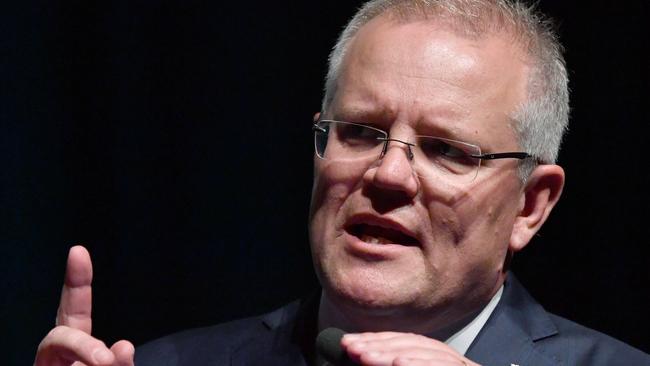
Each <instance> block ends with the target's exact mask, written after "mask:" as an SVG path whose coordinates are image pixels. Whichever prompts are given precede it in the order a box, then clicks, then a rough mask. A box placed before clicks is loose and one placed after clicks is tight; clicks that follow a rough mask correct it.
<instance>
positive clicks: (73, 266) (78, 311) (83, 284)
mask: <svg viewBox="0 0 650 366" xmlns="http://www.w3.org/2000/svg"><path fill="white" fill-rule="evenodd" d="M92 279H93V265H92V262H91V261H90V254H89V253H88V251H87V250H86V248H84V247H82V246H80V245H77V246H74V247H72V248H70V252H69V253H68V262H67V265H66V271H65V280H64V283H63V290H61V301H60V302H59V310H58V311H57V313H56V325H65V326H68V327H71V328H76V329H79V330H82V331H84V332H86V333H88V334H90V332H91V330H92V319H91V310H92V289H91V286H90V284H91V282H92Z"/></svg>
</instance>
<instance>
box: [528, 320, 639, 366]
mask: <svg viewBox="0 0 650 366" xmlns="http://www.w3.org/2000/svg"><path fill="white" fill-rule="evenodd" d="M548 316H549V317H550V319H551V320H552V322H553V323H554V324H555V325H556V327H557V330H558V333H557V335H555V336H553V337H548V338H546V339H543V340H539V341H538V343H539V344H540V346H542V348H543V349H544V348H546V349H552V350H554V353H555V354H556V355H564V363H565V364H567V365H614V364H627V365H650V355H648V354H646V353H644V352H643V351H641V350H638V349H636V348H634V347H632V346H630V345H628V344H625V343H623V342H621V341H619V340H617V339H615V338H612V337H610V336H608V335H606V334H603V333H601V332H598V331H596V330H593V329H590V328H587V327H585V326H583V325H580V324H577V323H575V322H573V321H571V320H568V319H565V318H562V317H560V316H557V315H555V314H550V313H548Z"/></svg>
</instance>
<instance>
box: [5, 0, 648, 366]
mask: <svg viewBox="0 0 650 366" xmlns="http://www.w3.org/2000/svg"><path fill="white" fill-rule="evenodd" d="M359 4H360V1H349V2H347V1H346V2H334V1H320V2H289V1H276V2H254V1H253V2H243V1H242V2H217V1H160V2H147V1H132V2H128V1H104V2H92V1H41V2H23V3H22V5H17V4H14V5H11V6H3V10H2V12H1V13H2V15H0V17H1V18H0V37H1V38H0V42H1V44H0V47H1V52H0V70H1V76H0V121H1V123H2V127H1V130H0V163H1V164H2V166H1V167H2V179H1V182H2V183H1V187H2V188H1V189H2V190H1V191H0V194H1V196H0V200H1V203H0V215H1V216H0V219H1V221H0V222H1V225H2V226H1V231H0V233H1V235H2V236H1V237H0V240H1V243H2V249H3V250H2V254H3V255H2V256H1V257H0V275H1V277H0V278H2V281H1V287H0V290H1V295H0V305H1V306H0V311H1V313H0V315H1V317H2V318H1V323H0V329H1V330H2V331H1V332H0V347H2V348H3V349H4V350H3V352H2V355H3V361H2V362H1V363H2V364H9V365H19V364H30V363H31V362H32V358H33V353H34V350H35V349H36V346H37V344H38V342H39V341H40V339H41V338H42V337H43V336H44V335H45V334H46V333H47V331H48V329H50V328H51V327H52V324H53V320H54V317H55V312H56V307H57V303H58V296H59V290H60V286H61V281H62V278H63V272H64V267H65V258H66V255H67V251H68V248H69V247H70V246H71V245H73V244H75V243H83V244H85V245H86V246H87V247H88V248H89V249H90V251H91V254H92V256H93V259H94V270H95V281H94V308H93V312H94V333H95V334H96V335H97V336H98V337H100V338H102V339H104V340H106V341H107V343H112V342H114V341H115V340H117V339H119V338H127V339H130V340H132V341H133V342H134V343H136V344H139V343H142V342H145V341H147V340H150V339H153V338H156V337H159V336H162V335H164V334H167V333H170V332H174V331H177V330H181V329H185V328H189V327H195V326H200V325H207V324H211V323H217V322H221V321H225V320H228V319H233V318H237V317H243V316H248V315H253V314H257V313H261V312H265V311H267V310H270V309H272V308H274V307H277V306H280V305H281V304H283V303H284V302H286V301H288V300H290V299H293V298H296V297H298V296H300V295H302V294H304V293H306V292H308V291H309V290H310V289H311V288H313V286H315V284H316V280H315V276H314V275H313V271H312V269H311V261H310V259H309V249H308V243H307V230H306V223H307V211H308V205H309V193H310V185H311V174H312V172H311V169H312V160H311V159H312V150H311V149H312V146H311V140H310V138H311V131H310V125H311V118H312V115H313V113H314V112H316V111H317V110H318V109H319V107H320V99H321V95H322V94H321V89H322V79H323V76H324V74H325V67H326V58H327V54H328V52H329V49H330V47H331V46H332V45H333V44H334V41H335V39H336V36H337V34H338V32H339V31H340V30H341V28H342V27H343V25H344V24H345V22H346V20H347V19H348V18H349V17H350V16H351V15H352V14H353V12H354V9H355V8H356V7H357V6H358V5H359ZM589 4H590V5H589V6H584V5H583V6H578V5H576V4H574V3H573V2H563V1H542V2H541V5H540V6H541V8H542V9H543V10H545V11H546V12H547V13H549V14H551V15H552V16H554V17H555V18H556V19H557V20H558V22H559V24H560V33H561V38H562V41H563V43H564V44H565V46H566V49H567V52H566V58H567V62H568V68H569V72H570V77H571V90H572V109H573V110H572V118H571V125H570V132H569V134H568V135H567V137H566V140H565V144H564V147H563V150H562V152H561V155H560V164H561V165H563V166H564V167H565V169H566V172H567V185H566V188H565V192H564V197H563V199H562V200H561V202H560V204H559V205H558V207H557V208H556V209H555V211H554V213H553V215H552V216H551V218H550V219H549V222H548V223H547V225H546V226H545V227H544V228H543V229H542V231H541V233H540V235H539V236H538V237H536V238H535V239H534V240H533V242H532V243H531V245H530V246H529V247H528V248H527V249H526V250H525V252H524V253H522V254H521V255H519V256H518V257H517V258H516V261H515V272H516V273H517V274H518V276H519V277H520V279H521V280H522V281H523V282H524V283H525V284H527V286H528V287H529V289H530V291H531V292H532V293H533V295H535V296H536V297H537V298H538V299H539V300H540V301H541V302H542V303H543V304H544V305H545V306H546V307H547V309H549V310H551V311H553V312H556V313H559V314H560V315H563V316H566V317H569V318H571V319H574V320H576V321H578V322H580V323H583V324H585V325H587V326H590V327H593V328H596V329H598V330H600V331H603V332H605V333H608V334H611V335H613V336H615V337H617V338H620V339H622V340H624V341H626V342H629V343H631V344H632V345H634V346H636V347H639V348H641V349H643V350H645V351H646V352H648V351H650V337H649V336H648V335H647V333H648V329H650V323H649V322H648V307H649V303H650V301H648V283H649V281H648V279H649V278H648V265H649V264H650V263H649V261H648V259H647V256H646V252H647V251H646V246H647V245H648V240H647V235H646V232H647V230H648V227H649V225H648V217H649V214H648V206H649V203H650V193H649V192H648V188H647V187H648V186H649V183H650V182H649V181H650V173H649V172H648V170H649V169H648V163H647V162H648V157H649V153H648V149H649V148H648V135H647V133H646V125H647V124H648V122H649V118H648V102H649V101H650V100H649V99H648V93H647V87H648V81H649V79H648V67H649V66H648V65H650V63H649V62H648V59H647V58H646V57H645V56H643V51H644V50H646V49H647V48H648V41H647V28H648V27H647V25H646V24H645V22H646V19H647V16H648V5H646V4H647V2H646V1H643V0H638V1H635V2H626V3H625V6H616V5H614V4H613V2H609V1H602V2H590V3H589ZM5 362H7V363H5Z"/></svg>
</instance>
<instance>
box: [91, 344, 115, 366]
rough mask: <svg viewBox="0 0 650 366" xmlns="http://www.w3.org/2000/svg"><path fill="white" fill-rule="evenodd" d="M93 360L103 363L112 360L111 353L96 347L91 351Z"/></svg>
mask: <svg viewBox="0 0 650 366" xmlns="http://www.w3.org/2000/svg"><path fill="white" fill-rule="evenodd" d="M93 360H95V362H97V363H99V364H104V365H105V364H108V363H110V362H112V361H113V354H112V353H111V352H110V351H108V350H105V349H101V348H98V349H96V350H95V352H93Z"/></svg>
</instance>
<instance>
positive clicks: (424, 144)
mask: <svg viewBox="0 0 650 366" xmlns="http://www.w3.org/2000/svg"><path fill="white" fill-rule="evenodd" d="M418 145H419V146H420V149H422V152H424V154H425V155H426V156H428V157H429V158H438V157H446V158H452V159H461V158H465V157H467V155H468V153H467V152H466V151H464V150H463V149H461V148H460V147H457V146H454V145H452V144H451V143H450V142H447V141H443V140H439V139H436V138H420V141H419V144H418Z"/></svg>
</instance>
